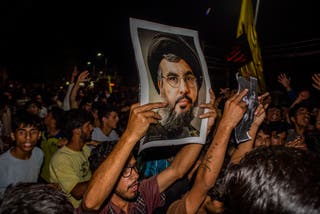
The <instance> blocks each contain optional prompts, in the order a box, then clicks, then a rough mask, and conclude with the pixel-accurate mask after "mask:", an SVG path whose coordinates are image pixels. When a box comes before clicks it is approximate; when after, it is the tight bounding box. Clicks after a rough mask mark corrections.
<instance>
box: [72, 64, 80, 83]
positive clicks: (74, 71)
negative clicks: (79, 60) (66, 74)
mask: <svg viewBox="0 0 320 214" xmlns="http://www.w3.org/2000/svg"><path fill="white" fill-rule="evenodd" d="M78 73H79V71H78V68H77V66H73V71H72V74H71V83H73V82H74V80H75V78H76V76H77V75H78Z"/></svg>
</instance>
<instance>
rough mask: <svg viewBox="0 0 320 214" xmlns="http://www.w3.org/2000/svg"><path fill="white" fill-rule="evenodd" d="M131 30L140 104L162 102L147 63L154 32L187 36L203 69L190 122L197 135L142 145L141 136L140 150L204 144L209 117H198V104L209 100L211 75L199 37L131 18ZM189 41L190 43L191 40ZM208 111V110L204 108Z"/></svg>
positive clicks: (174, 28) (190, 31)
mask: <svg viewBox="0 0 320 214" xmlns="http://www.w3.org/2000/svg"><path fill="white" fill-rule="evenodd" d="M130 33H131V40H132V44H133V48H134V54H135V59H136V64H137V67H138V71H139V78H140V89H139V91H140V96H139V98H140V103H141V104H146V103H151V102H159V101H163V99H162V98H161V97H160V95H159V94H158V92H157V90H156V88H155V87H157V86H155V85H154V84H153V81H152V78H151V75H150V71H149V69H148V66H147V60H146V58H147V50H148V47H149V45H150V42H151V39H152V37H153V36H154V35H155V34H157V33H168V34H173V35H178V36H181V37H183V38H186V39H187V41H188V43H189V45H190V46H191V47H193V48H194V50H195V51H196V54H197V55H198V57H199V60H200V64H201V70H202V84H201V88H199V89H198V102H197V104H196V106H195V110H194V112H195V118H194V119H193V120H192V122H191V123H192V124H193V125H194V126H195V127H198V130H199V133H200V134H199V137H187V138H180V139H172V140H159V141H150V142H148V143H145V144H142V141H143V139H142V140H141V141H140V147H139V152H141V151H142V150H144V149H146V148H150V147H160V146H172V145H182V144H188V143H199V144H204V143H205V140H206V130H207V121H208V119H199V118H198V115H199V114H201V113H203V112H204V111H203V109H200V108H199V107H198V105H199V104H201V103H208V102H209V101H210V95H209V88H211V84H210V78H209V75H208V68H207V65H206V62H205V58H204V54H203V52H202V49H201V47H200V42H199V38H198V32H197V31H195V30H191V29H185V28H180V27H173V26H168V25H163V24H159V23H154V22H150V21H145V20H140V19H135V18H130ZM190 41H191V42H190ZM205 111H207V110H205Z"/></svg>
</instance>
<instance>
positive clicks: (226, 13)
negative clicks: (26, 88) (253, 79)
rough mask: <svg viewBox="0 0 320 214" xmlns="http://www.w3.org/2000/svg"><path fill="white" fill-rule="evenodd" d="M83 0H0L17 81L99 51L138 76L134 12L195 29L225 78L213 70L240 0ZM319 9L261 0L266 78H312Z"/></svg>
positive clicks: (0, 29)
mask: <svg viewBox="0 0 320 214" xmlns="http://www.w3.org/2000/svg"><path fill="white" fill-rule="evenodd" d="M81 2H82V1H81ZM81 2H80V1H73V0H70V1H59V0H58V1H38V0H22V1H15V0H4V1H3V0H2V1H1V3H0V9H1V12H0V65H1V66H2V67H6V69H7V70H8V72H9V76H10V78H11V79H20V80H23V81H26V82H27V81H38V82H41V81H56V80H57V79H61V78H62V77H65V76H68V75H70V73H71V71H72V67H73V65H74V64H77V65H81V64H83V62H86V61H87V60H91V59H92V58H94V56H95V54H96V53H97V52H98V51H101V52H103V53H104V54H105V56H106V58H107V60H108V63H107V67H108V70H110V71H116V72H118V73H119V74H121V75H122V76H123V77H124V79H127V80H136V79H137V69H136V65H135V62H134V55H133V50H132V44H131V39H130V33H129V17H134V18H139V19H145V20H149V21H154V22H158V23H162V24H167V25H172V26H177V27H184V28H190V29H194V30H197V31H198V32H199V38H200V40H201V41H202V46H203V50H204V54H205V55H206V57H208V58H207V63H208V67H209V72H210V73H211V76H215V75H216V76H219V75H218V73H219V72H223V71H224V70H223V69H219V68H218V69H215V68H217V67H219V66H220V67H223V66H225V65H224V61H223V57H224V55H225V53H226V51H227V50H228V48H229V47H230V46H231V44H232V43H233V42H234V40H235V36H236V29H237V22H238V16H239V13H240V5H241V1H239V0H238V1H236V0H189V1H177V0H171V1H167V0H163V1H129V2H128V1H116V2H112V1H99V2H98V1H86V2H82V3H81ZM255 4H256V1H254V8H255ZM208 8H211V11H210V13H209V14H206V11H207V10H208ZM316 10H317V7H316V6H315V1H313V0H305V1H297V0H281V1H279V0H261V1H260V7H259V12H258V19H257V26H256V28H257V33H258V38H259V42H260V47H261V51H262V57H263V63H264V73H265V76H266V80H267V81H271V82H273V83H274V82H275V81H274V78H275V77H276V75H277V74H278V73H279V72H286V73H288V74H289V75H290V76H291V77H292V78H293V79H296V80H297V81H300V82H308V81H309V80H310V74H311V73H312V72H320V71H319V68H318V63H317V62H318V60H319V56H320V54H319V53H320V32H319V31H320V30H319V26H320V25H319V22H320V21H319V20H320V19H319V18H320V17H319V12H318V11H316ZM220 76H221V75H220ZM217 78H218V77H217Z"/></svg>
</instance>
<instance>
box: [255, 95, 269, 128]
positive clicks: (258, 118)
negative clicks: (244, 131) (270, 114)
mask: <svg viewBox="0 0 320 214" xmlns="http://www.w3.org/2000/svg"><path fill="white" fill-rule="evenodd" d="M268 96H269V92H266V93H264V94H262V95H261V96H259V97H258V103H259V105H258V107H257V109H256V111H255V112H254V119H253V122H252V125H256V126H257V127H259V126H260V125H261V123H262V122H263V121H264V119H265V117H266V109H267V108H268V106H269V104H268V103H266V102H265V99H266V98H267V97H268Z"/></svg>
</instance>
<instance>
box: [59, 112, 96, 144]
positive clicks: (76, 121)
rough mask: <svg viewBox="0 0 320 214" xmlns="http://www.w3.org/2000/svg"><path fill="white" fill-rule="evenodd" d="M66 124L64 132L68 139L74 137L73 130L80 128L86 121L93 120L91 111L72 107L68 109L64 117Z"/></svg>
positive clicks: (63, 128)
mask: <svg viewBox="0 0 320 214" xmlns="http://www.w3.org/2000/svg"><path fill="white" fill-rule="evenodd" d="M63 121H64V125H63V127H62V132H63V134H64V135H65V136H66V138H67V139H68V140H71V139H72V135H73V130H74V129H77V128H80V127H81V126H83V124H85V123H86V122H91V123H92V122H93V116H92V114H91V113H89V112H87V111H85V110H82V109H70V110H69V111H66V112H65V114H64V117H63Z"/></svg>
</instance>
